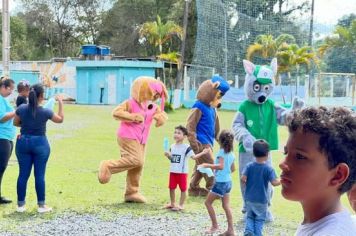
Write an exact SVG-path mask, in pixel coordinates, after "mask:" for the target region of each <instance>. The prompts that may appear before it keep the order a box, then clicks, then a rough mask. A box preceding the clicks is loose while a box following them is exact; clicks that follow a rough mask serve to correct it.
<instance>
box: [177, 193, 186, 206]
mask: <svg viewBox="0 0 356 236" xmlns="http://www.w3.org/2000/svg"><path fill="white" fill-rule="evenodd" d="M186 198H187V192H186V191H185V192H181V193H180V199H179V208H180V210H182V209H184V202H185V199H186Z"/></svg>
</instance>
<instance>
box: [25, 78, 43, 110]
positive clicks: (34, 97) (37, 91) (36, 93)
mask: <svg viewBox="0 0 356 236" xmlns="http://www.w3.org/2000/svg"><path fill="white" fill-rule="evenodd" d="M43 94H44V88H43V86H42V84H34V85H32V86H31V88H30V93H29V95H28V106H29V108H30V110H31V112H32V115H33V116H36V109H37V107H38V98H39V97H40V96H43Z"/></svg>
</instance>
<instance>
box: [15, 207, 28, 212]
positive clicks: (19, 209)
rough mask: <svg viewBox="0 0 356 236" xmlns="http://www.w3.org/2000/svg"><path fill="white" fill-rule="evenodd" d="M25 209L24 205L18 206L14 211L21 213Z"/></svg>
mask: <svg viewBox="0 0 356 236" xmlns="http://www.w3.org/2000/svg"><path fill="white" fill-rule="evenodd" d="M25 211H26V207H25V206H18V207H17V209H16V212H19V213H22V212H25Z"/></svg>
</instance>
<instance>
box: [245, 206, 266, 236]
mask: <svg viewBox="0 0 356 236" xmlns="http://www.w3.org/2000/svg"><path fill="white" fill-rule="evenodd" d="M267 206H268V205H267V203H265V204H264V203H254V202H248V201H246V214H247V215H246V226H245V232H244V235H253V236H262V230H263V224H264V223H265V220H266V216H267Z"/></svg>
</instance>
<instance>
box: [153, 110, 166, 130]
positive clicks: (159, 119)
mask: <svg viewBox="0 0 356 236" xmlns="http://www.w3.org/2000/svg"><path fill="white" fill-rule="evenodd" d="M153 119H154V120H155V121H156V127H160V126H162V125H163V124H164V123H165V122H166V121H167V120H168V116H167V114H166V113H165V112H164V111H162V112H159V113H157V114H156V115H154V116H153Z"/></svg>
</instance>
